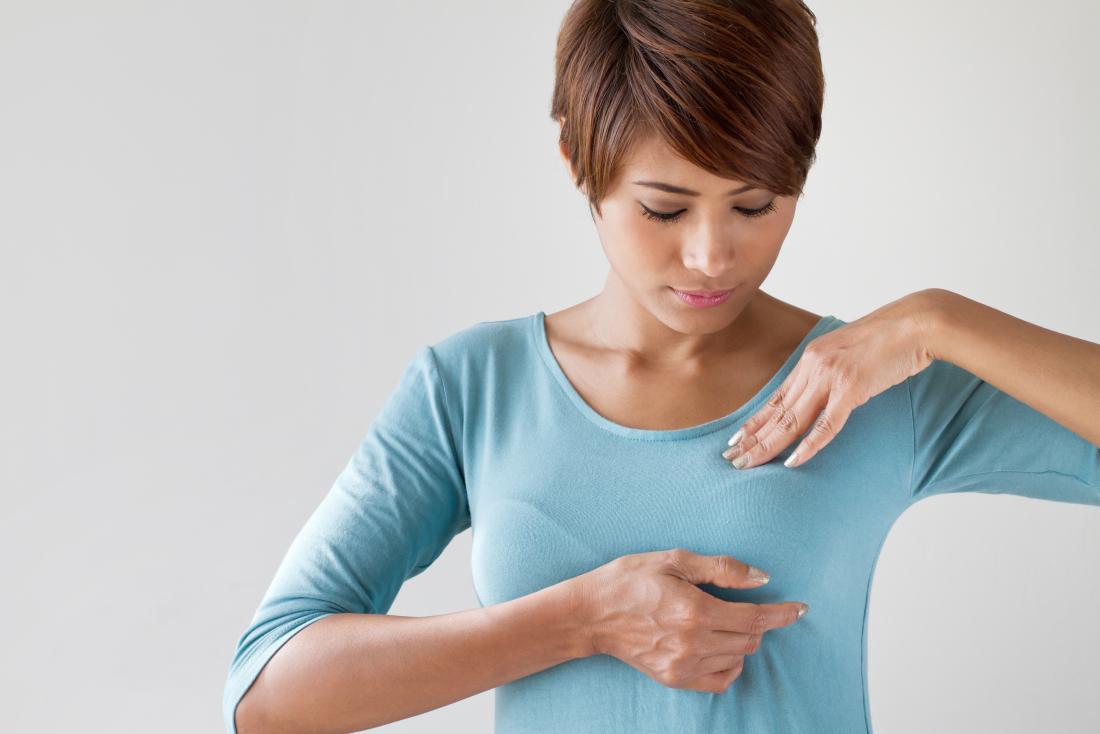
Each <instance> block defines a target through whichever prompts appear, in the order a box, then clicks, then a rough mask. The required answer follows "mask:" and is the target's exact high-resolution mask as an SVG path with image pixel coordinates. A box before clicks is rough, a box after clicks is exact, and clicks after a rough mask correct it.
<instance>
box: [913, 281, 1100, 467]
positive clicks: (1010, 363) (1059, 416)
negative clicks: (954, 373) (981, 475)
mask: <svg viewBox="0 0 1100 734" xmlns="http://www.w3.org/2000/svg"><path fill="white" fill-rule="evenodd" d="M921 293H922V294H924V295H925V296H926V297H927V298H928V300H929V309H930V311H929V316H930V318H929V319H928V321H927V322H926V323H927V324H928V325H929V332H928V334H927V336H926V339H927V343H928V348H929V351H930V352H931V354H932V356H933V357H934V358H935V359H942V360H944V361H945V362H951V363H952V364H955V365H958V366H959V367H962V368H963V369H964V370H966V371H967V372H971V373H973V374H975V375H977V376H978V377H980V378H982V379H983V380H985V381H986V382H988V383H989V384H991V385H993V386H994V387H996V388H999V389H1001V390H1003V391H1004V392H1006V393H1008V394H1009V395H1011V396H1012V397H1014V398H1016V399H1017V400H1019V401H1020V402H1022V403H1026V404H1027V405H1030V406H1031V407H1032V408H1034V409H1035V410H1037V411H1039V412H1040V413H1042V414H1043V415H1045V416H1047V417H1048V418H1050V419H1051V420H1054V421H1056V422H1058V423H1060V424H1061V425H1063V426H1065V427H1066V428H1068V429H1069V430H1071V431H1073V432H1074V433H1076V434H1077V435H1079V436H1081V437H1082V438H1084V439H1085V440H1087V441H1089V442H1091V443H1093V444H1095V445H1097V446H1100V344H1095V343H1093V342H1090V341H1087V340H1085V339H1078V338H1077V337H1073V336H1068V335H1066V334H1060V333H1058V332H1057V331H1051V330H1050V329H1044V328H1043V327H1041V326H1037V325H1035V324H1032V323H1030V322H1027V321H1024V320H1023V319H1018V318H1016V317H1015V316H1011V315H1009V314H1007V313H1005V312H1004V311H998V310H997V309H995V308H993V307H991V306H987V305H985V304H983V303H978V302H977V301H974V300H972V299H970V298H967V297H966V296H962V295H960V294H958V293H954V292H953V291H948V290H943V289H940V288H933V289H929V290H928V291H922V292H921Z"/></svg>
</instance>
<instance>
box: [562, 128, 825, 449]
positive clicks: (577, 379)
mask: <svg viewBox="0 0 1100 734" xmlns="http://www.w3.org/2000/svg"><path fill="white" fill-rule="evenodd" d="M560 153H561V156H562V160H563V162H564V163H565V165H566V167H567V168H568V167H569V158H568V155H567V154H566V152H565V150H564V149H562V150H561V151H560ZM570 175H572V172H571V171H570ZM636 180H642V181H661V182H664V183H671V184H674V185H677V186H681V187H683V188H688V189H691V190H694V191H697V192H699V193H700V195H699V196H688V195H684V194H671V193H666V192H663V191H660V190H657V189H654V188H650V187H647V186H641V185H637V184H634V183H632V182H633V181H636ZM741 185H743V183H742V182H741V181H736V180H731V179H726V178H721V177H718V176H715V175H713V174H710V173H708V172H707V171H704V170H703V169H701V168H699V167H697V166H695V165H694V164H692V163H690V162H688V161H686V160H684V159H682V158H680V157H679V156H677V155H676V154H675V153H674V152H673V151H672V150H671V149H669V148H668V147H667V145H665V144H664V143H662V142H661V141H660V140H658V139H648V140H645V141H643V142H641V143H639V144H638V145H637V146H636V148H635V150H634V151H633V155H632V157H631V158H630V160H629V161H628V162H627V163H626V165H625V167H624V169H623V172H622V174H621V175H620V177H619V180H618V181H617V182H616V184H615V185H614V186H613V188H612V189H611V190H610V191H609V192H608V194H607V196H606V197H605V199H603V200H602V201H601V203H600V205H601V209H602V212H603V216H597V215H596V213H595V210H594V209H593V210H592V217H593V221H594V222H595V224H596V230H597V233H598V235H599V239H600V242H601V244H602V247H603V250H604V253H605V255H606V256H607V259H608V263H609V264H610V269H609V271H608V274H607V278H606V280H605V282H604V287H603V289H602V290H601V291H600V293H598V294H597V295H595V296H593V297H592V298H590V299H588V300H586V301H584V302H582V303H579V304H577V305H574V306H571V307H570V308H567V309H564V310H562V311H558V312H555V313H551V314H547V316H546V332H547V340H548V343H549V345H550V348H551V351H552V352H553V353H554V356H555V357H556V358H557V360H558V362H559V364H560V365H561V367H562V370H563V371H564V372H565V374H566V375H567V376H568V377H569V380H570V382H571V383H573V385H574V387H575V388H576V389H577V392H578V393H579V394H580V395H581V397H583V398H584V399H585V400H586V402H588V403H589V405H591V406H592V407H593V409H595V410H596V411H597V412H598V413H600V414H601V415H603V416H604V417H606V418H608V419H609V420H612V421H615V422H616V423H620V424H622V425H626V426H631V427H635V428H646V429H653V430H668V429H675V428H683V427H687V426H692V425H698V424H699V423H704V422H706V421H709V420H713V419H715V418H718V417H721V416H723V415H727V414H728V413H731V412H732V411H733V410H734V409H736V408H737V407H739V406H741V405H743V404H744V403H745V402H746V401H747V400H748V399H749V398H751V397H752V396H753V395H754V394H755V393H756V392H757V391H758V390H759V389H760V387H761V386H763V385H764V384H765V383H767V381H768V380H769V379H771V376H772V375H774V374H775V372H776V370H778V368H779V367H780V366H781V365H782V363H783V362H784V360H786V358H787V357H788V356H789V355H790V353H791V352H792V351H794V349H795V347H796V346H797V345H798V343H799V342H800V341H801V340H802V338H803V337H804V336H805V335H806V333H807V332H808V331H809V330H810V329H811V328H812V327H813V326H814V324H816V323H817V321H818V320H819V319H820V318H821V317H820V316H819V315H818V314H815V313H812V312H810V311H806V310H804V309H801V308H798V307H796V306H793V305H791V304H788V303H784V302H783V301H780V300H779V299H777V298H774V297H772V296H771V295H769V294H767V293H765V292H764V291H762V290H760V284H761V283H762V282H763V281H764V280H765V278H767V276H768V273H769V272H770V271H771V269H772V267H773V265H774V264H775V261H776V258H777V257H778V256H779V250H780V248H781V247H782V244H783V240H784V238H785V237H786V235H787V232H788V230H789V229H790V227H791V222H792V221H793V218H794V213H795V208H796V205H797V199H796V198H795V197H791V196H776V195H775V194H773V193H771V192H768V191H765V190H759V189H754V190H750V191H746V192H744V193H741V194H737V195H735V196H728V195H727V192H728V191H729V190H731V189H733V188H735V187H739V186H741ZM769 203H773V204H774V206H775V211H773V212H770V213H767V214H764V215H762V216H758V217H749V216H747V215H745V214H744V213H742V212H741V211H738V208H741V209H746V210H752V209H759V208H760V207H763V206H764V205H767V204H769ZM643 206H644V207H648V208H649V209H650V210H653V211H657V212H662V213H672V212H678V211H679V212H682V213H681V214H680V216H679V219H677V220H676V221H675V222H672V223H665V222H658V221H652V220H650V219H648V218H646V217H645V216H643V213H642V212H643V211H644V210H643ZM672 287H677V288H681V289H684V290H722V289H726V288H731V287H732V288H734V289H735V290H734V292H733V293H732V295H731V296H730V297H729V298H728V299H727V300H726V301H725V302H724V303H722V304H719V305H717V306H713V307H710V308H695V307H692V306H689V305H687V304H685V303H683V302H682V301H681V300H680V298H679V297H678V296H676V295H675V293H674V292H673V291H672Z"/></svg>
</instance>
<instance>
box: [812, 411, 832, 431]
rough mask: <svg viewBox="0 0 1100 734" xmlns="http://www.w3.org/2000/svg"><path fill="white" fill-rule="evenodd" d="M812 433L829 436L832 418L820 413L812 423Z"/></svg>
mask: <svg viewBox="0 0 1100 734" xmlns="http://www.w3.org/2000/svg"><path fill="white" fill-rule="evenodd" d="M813 429H814V431H816V432H817V433H819V434H829V433H832V431H833V417H832V416H831V415H829V414H828V413H822V414H821V415H819V416H818V418H817V420H816V421H814V428H813Z"/></svg>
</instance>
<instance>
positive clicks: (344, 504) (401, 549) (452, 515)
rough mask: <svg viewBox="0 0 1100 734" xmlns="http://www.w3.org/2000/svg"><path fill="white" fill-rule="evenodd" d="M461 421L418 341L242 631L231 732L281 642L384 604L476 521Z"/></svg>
mask: <svg viewBox="0 0 1100 734" xmlns="http://www.w3.org/2000/svg"><path fill="white" fill-rule="evenodd" d="M455 422H456V421H454V420H453V419H452V416H451V414H450V412H449V410H448V406H447V399H446V391H445V386H444V384H443V381H442V378H441V376H440V372H439V368H438V365H437V363H436V361H435V354H434V351H433V350H432V348H431V347H430V346H424V347H421V348H420V349H419V350H418V351H417V353H416V355H415V356H414V357H413V359H412V361H411V362H410V363H409V364H408V365H407V366H406V368H405V371H404V373H403V374H402V375H401V378H400V381H399V383H398V385H397V388H396V389H395V390H394V391H393V392H392V393H391V394H390V395H389V397H388V398H387V400H386V402H385V403H384V405H383V407H382V409H381V410H380V412H379V413H378V415H377V416H376V417H375V419H374V420H373V421H372V422H371V424H370V426H369V428H368V429H367V432H366V437H365V438H364V439H363V440H362V441H361V443H360V445H359V447H358V448H357V450H356V451H355V453H354V455H353V456H352V457H351V459H350V460H349V462H348V463H347V465H346V466H345V468H344V469H343V471H342V472H341V473H340V474H339V476H338V477H337V478H336V480H335V483H334V484H333V486H332V488H331V489H330V490H329V492H328V493H327V494H326V495H325V497H324V498H323V499H322V500H321V503H320V504H319V506H318V507H317V508H316V509H315V510H314V512H313V513H312V515H311V516H310V517H309V518H308V520H307V521H306V522H305V524H304V526H303V527H302V529H301V530H300V531H299V532H298V535H297V536H296V537H295V538H294V540H293V542H292V543H291V545H290V547H289V549H288V550H287V552H286V555H285V556H284V558H283V560H282V562H281V563H280V565H279V567H278V570H277V571H276V573H275V577H274V579H273V580H272V582H271V584H270V586H269V588H268V590H267V592H266V593H265V595H264V597H263V599H262V600H261V602H260V605H259V608H258V609H257V610H256V613H255V615H254V616H253V618H252V621H251V623H250V624H249V626H248V628H247V629H246V630H245V631H244V633H243V634H242V635H241V637H240V638H239V639H238V641H237V646H236V652H235V654H234V657H233V659H232V662H231V664H230V669H229V676H228V679H227V681H226V684H225V689H224V693H223V703H222V708H223V716H224V719H225V726H226V731H227V732H229V734H237V730H236V709H237V704H238V703H239V702H240V700H241V699H242V698H243V697H244V695H245V693H246V692H247V691H248V689H249V687H251V685H252V683H253V682H254V680H255V679H256V677H257V676H258V675H259V673H260V671H261V670H262V669H263V667H264V665H265V664H266V663H267V662H268V660H270V659H271V657H272V656H273V655H274V654H275V652H276V651H278V649H279V648H280V647H281V646H282V645H283V644H284V643H286V642H287V641H288V640H289V639H290V638H291V637H293V636H294V635H295V634H296V633H297V632H299V631H301V630H302V629H304V628H305V627H306V626H308V625H309V624H311V623H313V622H315V621H317V620H319V619H321V618H323V617H326V616H328V615H331V614H337V613H347V612H352V613H359V614H371V613H377V614H384V613H386V612H387V611H388V610H389V608H390V605H391V604H392V603H393V600H394V598H395V597H396V596H397V592H398V590H399V589H400V587H401V585H402V583H404V581H405V580H406V579H408V578H410V577H412V576H415V575H417V574H419V573H420V572H421V571H423V570H424V569H425V568H427V567H428V566H429V565H430V564H431V563H432V562H433V561H434V560H435V559H436V558H437V557H438V556H439V555H440V553H442V551H443V549H444V548H445V547H446V545H447V544H448V543H449V542H450V541H451V539H452V538H453V537H454V536H455V535H457V534H458V533H460V532H462V531H463V530H465V529H466V528H468V527H470V515H469V507H468V504H467V496H466V485H465V479H464V472H463V468H462V463H461V460H460V456H459V452H458V449H457V446H459V445H460V443H459V441H458V440H457V439H456V436H455V434H454V432H453V431H452V425H453V424H454V423H455Z"/></svg>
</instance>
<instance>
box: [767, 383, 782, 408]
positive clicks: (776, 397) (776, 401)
mask: <svg viewBox="0 0 1100 734" xmlns="http://www.w3.org/2000/svg"><path fill="white" fill-rule="evenodd" d="M786 397H787V391H786V390H785V389H783V388H782V387H781V388H779V389H777V390H776V391H775V392H773V393H772V395H771V397H770V398H768V402H767V406H768V407H769V408H776V407H778V406H780V405H782V404H783V400H784V399H785V398H786Z"/></svg>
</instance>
